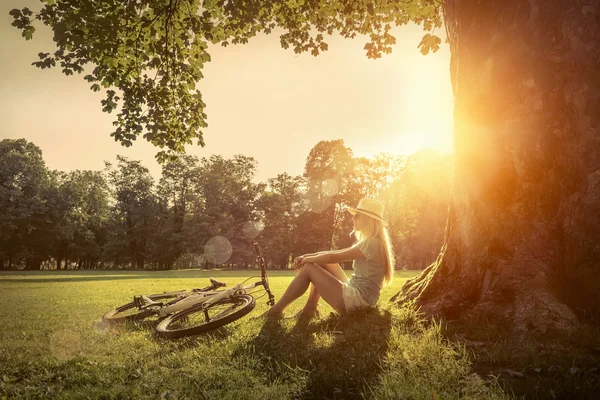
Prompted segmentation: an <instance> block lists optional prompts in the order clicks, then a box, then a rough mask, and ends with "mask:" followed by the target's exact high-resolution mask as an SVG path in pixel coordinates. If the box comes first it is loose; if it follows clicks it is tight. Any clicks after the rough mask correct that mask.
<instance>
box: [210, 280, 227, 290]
mask: <svg viewBox="0 0 600 400" xmlns="http://www.w3.org/2000/svg"><path fill="white" fill-rule="evenodd" d="M210 283H212V284H213V285H215V287H218V288H219V287H223V286H227V284H226V283H225V282H220V281H218V280H216V279H215V278H210Z"/></svg>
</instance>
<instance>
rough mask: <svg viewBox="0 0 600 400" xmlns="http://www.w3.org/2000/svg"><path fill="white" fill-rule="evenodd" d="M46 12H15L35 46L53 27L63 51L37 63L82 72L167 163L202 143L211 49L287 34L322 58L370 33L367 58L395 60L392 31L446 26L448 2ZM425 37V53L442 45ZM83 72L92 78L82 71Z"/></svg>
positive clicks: (134, 0) (87, 3)
mask: <svg viewBox="0 0 600 400" xmlns="http://www.w3.org/2000/svg"><path fill="white" fill-rule="evenodd" d="M40 1H41V3H42V7H41V9H40V10H39V11H38V12H33V11H31V10H30V9H28V8H23V9H21V10H19V9H14V10H12V11H10V14H11V15H12V16H13V18H14V21H13V23H12V25H13V26H15V27H16V28H18V29H20V30H21V31H22V36H23V37H24V38H25V39H27V40H29V39H31V38H32V35H33V33H34V32H35V27H34V26H33V24H34V23H35V22H36V21H40V22H41V23H43V24H44V25H47V26H49V27H51V28H52V30H53V32H54V38H53V39H54V42H55V43H56V50H55V51H54V53H52V54H51V53H43V52H41V53H39V60H38V61H36V62H34V63H33V65H35V66H37V67H40V68H51V67H56V66H57V65H58V66H60V67H61V68H62V72H63V73H64V74H66V75H72V74H73V73H75V72H77V73H84V74H85V76H84V79H85V80H86V81H88V82H90V83H91V86H90V89H91V90H93V91H99V90H102V89H105V90H106V98H105V99H104V100H102V110H103V111H104V112H108V113H110V112H112V111H113V110H117V111H118V113H117V116H116V119H115V121H114V122H113V125H114V126H115V130H114V132H112V133H111V136H113V137H114V138H115V140H116V141H119V142H121V144H123V145H125V146H131V145H132V144H133V141H134V140H135V139H136V138H137V137H138V136H139V135H143V137H144V138H145V139H146V140H148V141H149V142H151V143H152V144H153V145H155V146H158V147H159V148H161V149H164V150H161V151H160V152H159V153H158V154H157V159H158V160H159V161H163V160H165V159H166V158H168V157H169V156H170V155H173V154H174V153H182V152H184V146H185V145H186V144H192V143H193V141H194V140H196V141H197V144H199V145H201V146H204V140H203V136H202V128H205V127H206V126H207V123H206V118H207V117H206V114H205V113H204V108H205V104H204V102H203V101H202V95H201V93H200V91H198V90H197V89H196V84H197V83H198V82H199V81H200V79H202V78H203V75H202V68H203V66H204V64H205V63H207V62H209V61H210V54H209V53H208V44H209V43H212V44H221V45H222V46H227V45H229V44H238V43H247V42H248V39H249V38H251V37H253V36H255V35H256V34H258V33H266V34H268V33H271V32H272V31H273V29H275V28H279V30H278V32H279V31H281V32H282V33H281V34H280V41H281V46H282V47H283V48H286V49H287V48H293V49H294V51H295V52H296V53H302V52H307V51H309V52H310V53H311V54H313V55H315V56H317V55H318V54H319V53H320V52H322V51H326V50H327V48H328V45H327V42H326V40H325V39H326V38H325V35H331V34H333V33H334V32H338V33H339V34H340V35H341V36H343V37H345V38H353V37H355V36H356V35H357V34H361V35H368V37H369V41H368V43H366V44H365V47H364V48H365V50H366V51H367V57H369V58H379V57H381V55H382V54H383V53H390V52H391V49H392V47H391V46H392V45H393V44H395V43H396V39H395V37H394V36H393V35H392V34H391V33H390V31H391V29H392V26H394V25H395V26H399V25H404V24H407V23H408V22H411V21H412V22H415V23H417V24H423V28H424V30H426V31H432V30H433V29H434V28H437V27H440V26H441V24H442V20H441V10H440V8H441V0H204V1H199V0H127V1H124V0H40ZM440 43H441V40H440V38H439V37H437V36H435V35H432V34H429V33H427V34H426V35H425V36H424V37H423V40H422V41H421V43H419V47H420V48H421V52H422V53H423V54H427V53H428V52H429V51H430V50H433V51H434V52H435V51H436V50H437V49H438V48H439V44H440ZM84 71H85V72H84Z"/></svg>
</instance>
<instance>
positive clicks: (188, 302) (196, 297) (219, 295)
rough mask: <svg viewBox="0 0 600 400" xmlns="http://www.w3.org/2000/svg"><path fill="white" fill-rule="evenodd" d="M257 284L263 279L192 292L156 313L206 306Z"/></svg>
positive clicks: (160, 314)
mask: <svg viewBox="0 0 600 400" xmlns="http://www.w3.org/2000/svg"><path fill="white" fill-rule="evenodd" d="M257 286H263V281H262V280H261V281H260V282H253V283H251V284H248V285H245V286H244V285H243V284H241V283H239V284H237V285H235V286H234V287H232V288H230V289H226V290H222V291H218V292H216V291H207V292H194V293H193V294H191V295H190V296H187V297H185V298H184V299H182V300H180V301H178V302H177V303H175V304H171V305H169V306H163V307H161V308H159V309H158V310H157V314H158V316H159V317H166V316H167V315H169V314H173V313H176V312H178V311H181V310H186V309H188V308H191V307H194V306H197V305H198V304H202V305H203V306H204V307H208V306H210V305H211V304H214V303H216V302H218V301H220V300H222V299H226V298H229V297H231V296H233V295H235V294H238V293H245V292H246V290H249V289H254V288H256V287H257ZM173 293H175V294H176V293H180V292H173Z"/></svg>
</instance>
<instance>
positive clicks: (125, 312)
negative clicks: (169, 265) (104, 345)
mask: <svg viewBox="0 0 600 400" xmlns="http://www.w3.org/2000/svg"><path fill="white" fill-rule="evenodd" d="M183 292H184V291H182V293H183ZM147 297H148V298H149V299H150V300H154V301H160V302H162V303H167V302H170V301H173V300H176V299H177V298H178V297H179V294H176V293H175V294H173V293H171V294H164V293H163V294H152V295H150V296H147ZM157 308H158V306H155V307H148V308H145V309H143V310H140V309H138V308H137V306H136V305H135V303H133V302H131V303H127V304H124V305H122V306H119V307H117V308H115V309H113V310H110V311H109V312H107V313H106V314H104V315H103V316H102V321H104V322H108V323H111V324H115V323H123V322H126V321H141V320H142V319H144V318H148V317H150V316H152V315H154V314H156V312H155V311H156V310H157Z"/></svg>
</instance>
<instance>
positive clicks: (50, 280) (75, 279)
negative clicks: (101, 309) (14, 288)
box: [0, 275, 151, 283]
mask: <svg viewBox="0 0 600 400" xmlns="http://www.w3.org/2000/svg"><path fill="white" fill-rule="evenodd" d="M149 278H151V276H148V275H133V276H131V275H123V276H77V277H64V278H57V277H54V278H45V277H43V278H39V279H31V278H27V279H0V283H57V282H58V283H60V282H95V281H121V280H127V279H149Z"/></svg>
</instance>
